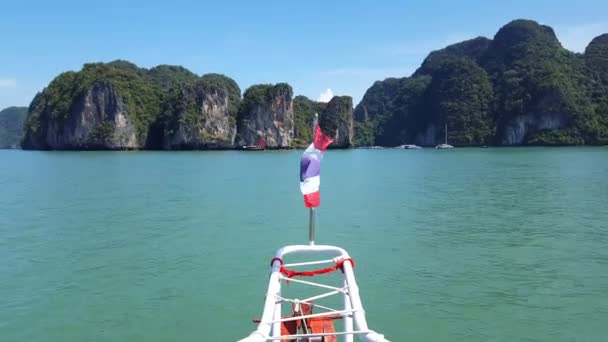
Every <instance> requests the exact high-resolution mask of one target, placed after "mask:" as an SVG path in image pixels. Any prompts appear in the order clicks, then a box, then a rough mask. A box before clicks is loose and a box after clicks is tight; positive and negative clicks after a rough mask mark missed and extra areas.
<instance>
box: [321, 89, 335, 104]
mask: <svg viewBox="0 0 608 342" xmlns="http://www.w3.org/2000/svg"><path fill="white" fill-rule="evenodd" d="M332 97H334V92H333V91H331V89H330V88H327V90H325V91H324V92H322V93H321V94H320V95H319V99H318V100H317V101H319V102H329V100H331V98H332Z"/></svg>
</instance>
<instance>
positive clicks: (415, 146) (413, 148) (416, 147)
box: [395, 144, 422, 150]
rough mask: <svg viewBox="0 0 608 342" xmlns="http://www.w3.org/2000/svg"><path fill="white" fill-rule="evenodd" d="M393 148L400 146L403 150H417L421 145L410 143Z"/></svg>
mask: <svg viewBox="0 0 608 342" xmlns="http://www.w3.org/2000/svg"><path fill="white" fill-rule="evenodd" d="M395 148H402V149H404V150H419V149H421V148H422V147H420V146H418V145H411V144H406V145H399V146H397V147H395Z"/></svg>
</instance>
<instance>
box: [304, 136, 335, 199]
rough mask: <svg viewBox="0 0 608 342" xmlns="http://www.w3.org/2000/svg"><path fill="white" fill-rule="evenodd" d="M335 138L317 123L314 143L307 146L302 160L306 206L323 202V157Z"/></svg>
mask: <svg viewBox="0 0 608 342" xmlns="http://www.w3.org/2000/svg"><path fill="white" fill-rule="evenodd" d="M333 141H334V140H333V139H332V138H330V137H328V136H326V135H325V134H323V131H321V127H319V125H318V124H315V132H314V138H313V142H312V144H310V146H308V148H306V150H305V151H304V154H302V160H301V161H300V191H302V195H304V205H305V206H306V208H314V207H318V206H319V204H321V193H320V192H319V186H320V185H321V178H320V177H321V159H323V153H324V152H325V150H327V147H328V146H329V144H331V143H332V142H333Z"/></svg>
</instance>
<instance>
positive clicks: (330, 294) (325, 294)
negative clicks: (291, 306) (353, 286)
mask: <svg viewBox="0 0 608 342" xmlns="http://www.w3.org/2000/svg"><path fill="white" fill-rule="evenodd" d="M344 289H346V287H344ZM340 293H342V292H340V291H330V292H326V293H323V294H320V295H318V296H313V297H309V298H306V299H302V301H303V302H312V301H315V300H318V299H322V298H326V297H331V296H333V295H337V294H340Z"/></svg>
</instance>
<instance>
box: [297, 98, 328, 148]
mask: <svg viewBox="0 0 608 342" xmlns="http://www.w3.org/2000/svg"><path fill="white" fill-rule="evenodd" d="M325 107H327V104H326V103H323V102H317V101H313V100H311V99H309V98H308V97H306V96H301V95H300V96H296V97H295V98H294V99H293V116H294V121H295V127H294V138H293V143H294V146H295V147H304V146H308V145H309V144H310V142H311V141H312V124H313V122H314V119H315V113H317V114H321V113H322V112H323V111H324V110H325Z"/></svg>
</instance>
